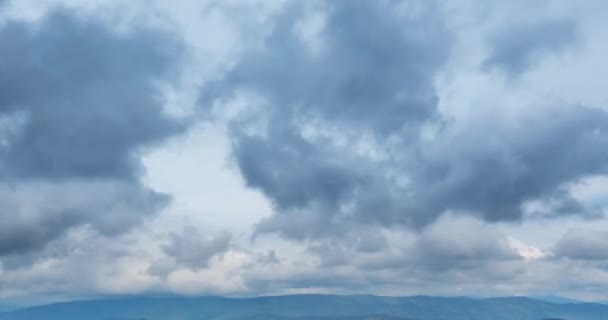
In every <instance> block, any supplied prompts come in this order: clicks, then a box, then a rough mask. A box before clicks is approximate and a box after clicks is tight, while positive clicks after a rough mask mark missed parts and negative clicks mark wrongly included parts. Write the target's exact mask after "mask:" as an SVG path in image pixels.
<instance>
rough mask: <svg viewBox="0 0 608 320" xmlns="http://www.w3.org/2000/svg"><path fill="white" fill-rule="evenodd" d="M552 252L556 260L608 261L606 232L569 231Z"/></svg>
mask: <svg viewBox="0 0 608 320" xmlns="http://www.w3.org/2000/svg"><path fill="white" fill-rule="evenodd" d="M553 250H554V254H555V256H556V257H558V258H569V259H574V260H608V231H598V230H583V229H575V230H570V231H568V232H567V233H566V234H565V235H564V236H563V237H562V238H561V239H560V240H559V241H558V243H557V244H556V245H555V247H554V249H553Z"/></svg>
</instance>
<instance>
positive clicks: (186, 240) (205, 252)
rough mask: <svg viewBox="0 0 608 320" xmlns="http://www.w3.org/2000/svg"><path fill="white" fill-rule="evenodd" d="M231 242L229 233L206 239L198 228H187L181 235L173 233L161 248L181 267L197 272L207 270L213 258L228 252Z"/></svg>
mask: <svg viewBox="0 0 608 320" xmlns="http://www.w3.org/2000/svg"><path fill="white" fill-rule="evenodd" d="M231 241H232V236H231V235H230V234H228V233H220V234H216V235H211V236H206V237H205V235H203V234H202V233H201V232H200V231H199V230H198V229H197V228H194V227H185V228H184V230H183V231H182V232H180V233H175V232H174V233H171V235H170V240H169V243H167V244H164V245H163V246H161V248H162V250H163V252H164V253H165V254H166V255H168V256H169V257H171V258H173V259H174V260H175V262H177V263H178V264H179V265H182V266H185V267H187V268H191V269H193V270H196V269H203V268H207V267H208V266H209V262H210V261H211V259H212V258H213V257H216V256H221V255H222V254H223V253H225V252H226V251H228V249H230V244H231Z"/></svg>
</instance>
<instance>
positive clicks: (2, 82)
mask: <svg viewBox="0 0 608 320" xmlns="http://www.w3.org/2000/svg"><path fill="white" fill-rule="evenodd" d="M179 47H180V44H179V42H178V41H177V40H175V39H173V38H172V37H171V36H170V35H169V34H168V33H165V32H161V31H160V30H159V31H155V30H146V29H134V30H130V31H128V32H122V33H118V32H117V31H114V30H111V29H110V28H109V27H108V26H106V25H104V24H103V23H102V22H101V21H95V20H94V19H85V18H79V17H77V16H76V14H75V13H73V12H71V11H69V10H67V9H60V10H57V11H55V12H52V13H49V14H48V15H47V16H45V17H43V18H42V20H41V21H38V22H35V23H34V22H23V21H17V20H9V21H7V22H6V23H5V24H4V25H3V26H2V27H1V28H0V51H1V52H2V59H0V70H1V72H0V142H1V145H0V174H1V179H2V181H1V182H0V188H1V189H2V196H1V197H0V202H1V203H2V209H1V211H0V220H1V221H2V225H1V226H0V233H1V235H0V256H2V255H6V254H18V253H20V252H25V251H28V250H33V249H40V248H41V247H43V246H44V245H45V244H46V243H47V242H48V241H50V240H52V239H54V238H57V237H59V236H61V235H62V234H64V233H65V232H67V231H68V230H70V229H71V228H73V227H76V226H89V227H91V228H92V229H93V230H96V231H98V232H100V233H102V234H107V235H112V234H117V233H121V232H124V231H127V230H129V229H131V228H132V227H134V226H136V225H138V224H139V223H140V222H141V221H142V219H144V218H145V217H146V216H150V215H153V214H155V213H156V212H158V211H159V209H161V208H162V207H163V206H164V204H166V203H167V201H168V200H169V197H168V196H167V195H163V194H160V193H157V192H154V191H152V190H149V189H147V188H146V187H144V186H143V185H142V184H141V182H140V179H139V176H140V173H141V170H142V168H141V164H140V160H139V153H140V152H142V151H144V148H147V147H151V146H154V145H156V144H157V143H159V142H160V141H162V140H163V139H165V138H167V137H170V136H172V135H175V134H177V133H179V132H181V131H182V130H183V128H185V124H184V123H182V121H181V120H177V119H174V118H171V117H169V116H168V115H166V114H165V112H164V110H163V101H162V96H161V92H160V86H161V85H162V84H163V81H166V80H168V79H170V78H171V77H173V76H175V74H176V72H177V69H176V63H177V61H178V60H179V59H178V57H179V54H178V50H179Z"/></svg>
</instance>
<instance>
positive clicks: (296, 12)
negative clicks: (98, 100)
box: [201, 1, 450, 237]
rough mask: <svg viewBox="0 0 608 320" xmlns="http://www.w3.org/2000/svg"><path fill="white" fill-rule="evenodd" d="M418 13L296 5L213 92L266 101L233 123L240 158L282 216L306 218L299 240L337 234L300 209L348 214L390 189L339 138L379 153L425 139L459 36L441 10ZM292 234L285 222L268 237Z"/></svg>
mask: <svg viewBox="0 0 608 320" xmlns="http://www.w3.org/2000/svg"><path fill="white" fill-rule="evenodd" d="M409 5H411V8H410V7H408V8H405V7H402V6H400V5H398V4H395V3H393V2H388V1H386V2H385V1H379V2H339V3H333V2H323V3H322V5H319V7H315V6H311V7H305V8H301V7H300V6H298V5H293V6H288V7H287V8H286V9H285V10H284V12H283V13H282V14H281V15H280V16H279V17H278V18H277V21H276V23H275V25H274V28H273V32H272V33H271V34H270V35H269V36H268V38H267V41H266V42H265V44H264V47H263V48H261V49H257V48H253V49H251V50H249V51H246V52H245V53H244V54H243V55H242V57H241V61H239V62H238V63H237V64H236V65H235V66H234V67H233V68H231V69H230V70H229V71H228V72H227V73H226V74H225V75H224V77H223V78H222V79H221V80H218V81H216V82H213V83H211V84H209V85H208V86H206V87H205V88H204V90H203V94H202V99H201V104H202V105H203V106H204V107H205V108H208V107H210V106H211V105H212V104H213V102H214V101H217V100H222V99H224V100H225V99H230V98H231V97H234V96H235V95H239V94H242V93H251V94H253V95H255V96H260V100H261V101H262V102H260V105H259V109H255V110H254V111H251V112H249V113H248V112H245V113H241V114H240V115H238V117H237V119H234V121H233V125H232V126H231V136H232V141H233V142H234V150H233V151H234V156H235V161H236V162H237V164H238V166H239V168H240V171H241V173H242V174H243V176H244V178H245V180H246V182H247V184H248V185H249V186H250V187H252V188H256V189H259V190H261V191H262V192H263V193H264V194H265V195H266V196H268V197H269V198H270V199H271V200H273V202H274V204H275V205H276V206H277V207H278V209H279V211H281V212H286V214H290V213H289V212H292V213H293V214H290V216H289V218H287V216H286V218H285V219H286V220H292V221H300V222H302V221H305V222H304V224H306V227H304V228H299V229H300V230H301V235H299V234H298V232H297V231H295V232H294V233H293V234H291V235H293V236H294V237H305V236H307V234H308V233H309V232H317V233H323V232H324V230H329V229H333V228H334V227H335V225H333V224H332V223H331V222H328V223H324V222H327V221H326V220H327V219H328V217H327V215H325V214H315V213H311V214H310V216H303V217H299V216H297V215H298V213H297V211H299V210H300V209H304V210H305V209H307V208H311V207H315V208H319V210H321V211H336V212H338V211H339V210H340V209H339V207H341V206H342V205H343V204H344V203H346V202H349V201H351V200H352V199H353V197H354V196H355V195H356V194H358V193H360V192H367V191H368V189H373V188H375V186H376V185H379V184H382V183H384V181H377V180H381V179H382V177H377V172H374V171H373V170H372V167H373V166H374V165H376V164H375V163H373V162H370V161H369V159H367V158H368V156H367V155H357V154H353V151H355V150H353V149H354V148H356V146H355V145H354V144H355V143H353V144H351V145H344V146H342V147H341V148H340V150H337V148H336V144H339V143H340V141H338V139H335V137H333V135H332V134H331V133H333V132H342V133H343V134H344V135H345V136H344V137H342V138H344V139H346V140H348V139H351V138H352V139H359V140H361V141H360V142H361V143H362V144H363V143H365V142H366V141H364V140H365V139H369V142H370V144H371V145H370V147H371V148H373V147H375V146H374V144H375V140H376V139H378V140H380V141H381V142H384V140H386V139H391V138H394V139H395V140H397V141H398V142H400V141H401V139H415V136H416V135H417V131H418V128H420V126H422V125H423V124H424V123H425V122H426V121H428V120H429V119H432V118H434V117H435V116H436V107H437V95H436V93H435V91H434V87H433V81H434V76H435V71H437V70H438V68H439V67H440V66H441V65H442V64H443V63H444V62H445V60H446V57H447V52H448V51H449V46H450V45H449V44H450V37H449V33H448V32H446V31H445V29H444V26H443V25H442V23H441V19H440V18H439V17H437V16H436V15H435V13H436V12H435V9H436V8H435V7H434V6H433V5H431V4H429V3H428V2H424V3H419V2H412V3H409ZM410 9H412V10H416V12H417V13H416V14H409V12H407V10H410ZM311 17H313V18H314V17H320V18H315V19H316V20H315V21H320V22H317V27H316V29H317V31H316V33H310V32H309V34H313V35H315V34H316V37H312V39H313V40H311V39H310V36H309V37H301V36H299V35H300V34H301V33H302V31H301V29H302V28H304V29H306V28H305V27H302V26H303V25H304V26H306V25H309V24H310V23H309V22H308V21H309V20H310V19H313V18H311ZM309 28H310V27H309ZM380 35H381V36H380ZM311 41H313V44H315V45H314V48H312V49H311V48H310V45H311ZM260 130H262V131H263V132H262V133H261V134H255V133H256V132H259V131H260ZM252 132H253V134H252ZM362 135H364V136H362ZM402 137H403V138H402ZM362 147H363V148H365V147H364V146H362ZM383 151H384V150H381V151H380V152H383ZM363 152H367V150H363ZM378 165H381V164H378ZM372 191H373V190H372ZM373 205H374V204H372V203H370V204H369V206H373ZM294 212H295V213H294ZM287 224H291V223H290V222H287ZM323 224H325V226H323ZM284 227H286V226H283V222H281V218H279V217H277V220H271V221H265V222H264V223H263V224H262V225H261V226H260V229H265V230H271V229H277V228H284ZM294 229H297V228H294ZM313 229H316V230H318V231H312V230H313Z"/></svg>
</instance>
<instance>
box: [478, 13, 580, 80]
mask: <svg viewBox="0 0 608 320" xmlns="http://www.w3.org/2000/svg"><path fill="white" fill-rule="evenodd" d="M577 40H578V32H577V24H576V22H575V21H571V20H565V19H538V20H534V21H530V22H523V23H520V24H515V25H514V24H509V25H508V27H506V28H503V29H501V30H498V31H497V32H496V33H494V34H492V35H491V36H490V37H489V39H488V45H489V47H490V53H489V56H488V58H487V59H486V60H485V62H484V64H483V67H484V68H487V69H493V68H496V69H499V70H501V71H503V72H505V73H506V74H507V75H509V76H517V75H520V74H521V73H523V72H525V71H526V70H527V69H529V68H530V67H533V66H534V65H535V64H536V63H538V62H539V61H540V60H541V59H542V58H543V57H544V56H546V55H551V54H559V53H560V52H562V51H563V50H564V49H566V48H568V47H569V46H571V45H573V44H574V43H576V41H577Z"/></svg>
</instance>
